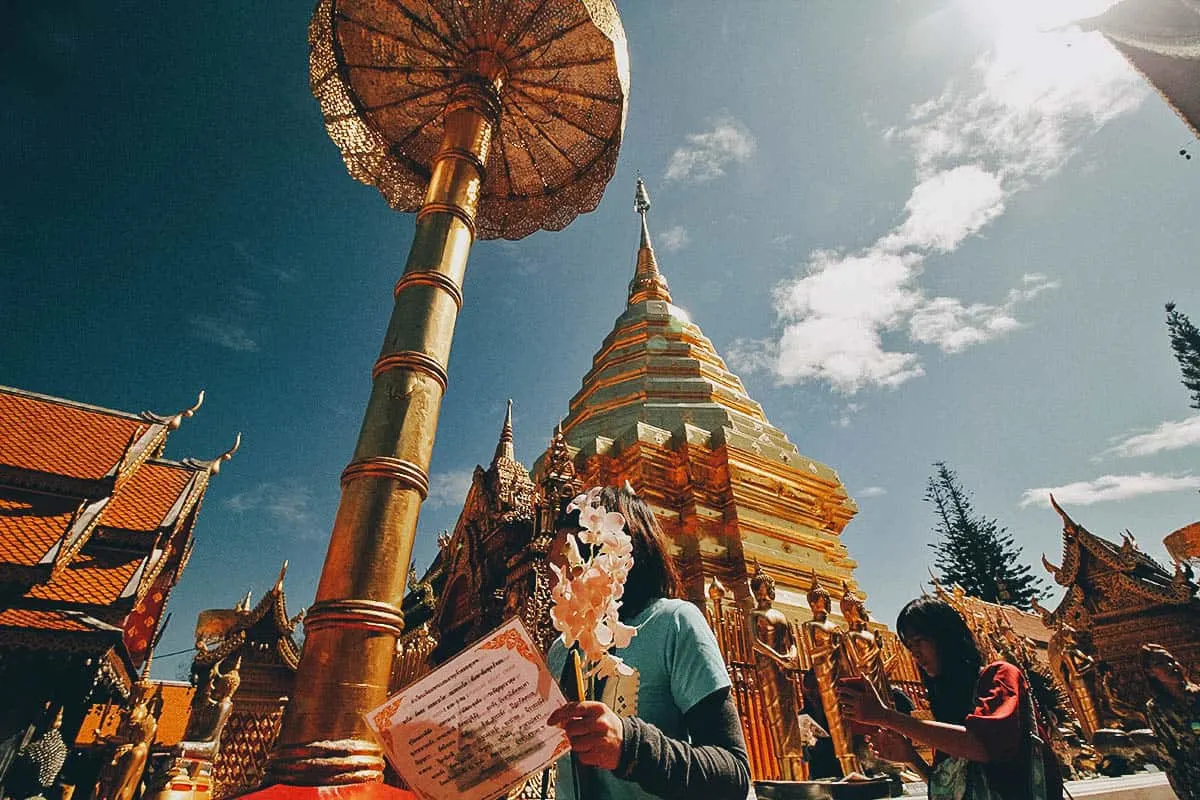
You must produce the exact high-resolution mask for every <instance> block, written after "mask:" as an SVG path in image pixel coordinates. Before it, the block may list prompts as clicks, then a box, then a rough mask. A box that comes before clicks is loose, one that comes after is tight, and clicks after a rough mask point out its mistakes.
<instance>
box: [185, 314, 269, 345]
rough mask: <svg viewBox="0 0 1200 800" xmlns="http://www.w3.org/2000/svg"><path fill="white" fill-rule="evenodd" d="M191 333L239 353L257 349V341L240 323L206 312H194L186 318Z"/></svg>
mask: <svg viewBox="0 0 1200 800" xmlns="http://www.w3.org/2000/svg"><path fill="white" fill-rule="evenodd" d="M188 322H189V323H190V324H191V326H192V333H193V334H194V335H195V336H196V337H198V338H200V339H203V340H204V341H206V342H212V343H213V344H216V345H220V346H221V347H224V348H226V349H229V350H234V351H236V352H239V353H253V352H255V351H256V350H258V342H256V341H254V339H253V338H252V337H251V336H250V334H249V333H248V332H247V331H246V329H245V328H244V327H242V325H240V324H239V323H237V322H235V321H233V320H229V319H221V318H219V317H214V316H211V315H208V314H196V315H194V316H192V317H191V318H189V319H188Z"/></svg>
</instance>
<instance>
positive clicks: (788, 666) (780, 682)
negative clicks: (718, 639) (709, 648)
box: [749, 563, 804, 780]
mask: <svg viewBox="0 0 1200 800" xmlns="http://www.w3.org/2000/svg"><path fill="white" fill-rule="evenodd" d="M755 567H756V568H755V571H754V575H753V576H751V578H750V590H751V592H753V594H754V606H755V607H754V610H753V611H751V612H750V617H749V620H750V625H751V631H752V633H753V635H754V636H753V641H754V655H755V662H756V664H757V667H758V674H759V683H760V685H761V686H762V692H763V699H764V701H765V703H766V706H767V722H768V724H769V725H770V727H771V730H772V733H773V734H774V736H775V741H776V746H777V747H778V756H779V762H780V768H781V770H782V773H783V778H784V779H785V780H801V779H803V777H804V768H803V763H802V760H803V758H804V756H803V749H804V740H803V737H802V735H801V731H800V709H801V707H802V706H803V699H802V698H800V697H798V696H797V693H796V683H795V679H794V676H795V673H796V671H797V670H799V668H800V661H799V658H798V656H797V652H796V640H795V639H794V638H793V636H792V629H791V626H790V625H789V624H788V621H787V617H785V616H784V615H783V612H782V611H780V610H779V609H777V608H775V607H774V605H773V604H774V602H775V579H774V578H772V577H771V576H770V575H768V574H767V573H766V572H764V571H763V568H762V567H761V566H760V565H758V564H757V563H756V564H755Z"/></svg>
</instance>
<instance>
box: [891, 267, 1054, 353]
mask: <svg viewBox="0 0 1200 800" xmlns="http://www.w3.org/2000/svg"><path fill="white" fill-rule="evenodd" d="M1021 282H1022V286H1021V287H1020V288H1017V289H1011V290H1010V291H1009V293H1008V299H1007V300H1005V302H1004V303H1002V304H1000V305H988V304H987V303H972V304H971V305H969V306H968V305H964V304H963V302H962V301H961V300H957V299H955V298H953V297H934V298H932V299H930V300H927V301H925V303H924V304H923V305H922V306H921V307H920V308H919V309H917V311H916V312H914V313H913V315H912V317H911V318H910V319H909V321H908V335H909V337H910V338H911V339H912V340H913V341H914V342H922V343H925V344H936V345H937V346H938V347H939V348H941V350H942V352H943V353H959V352H962V351H963V350H965V349H967V348H968V347H970V346H971V345H976V344H981V343H983V342H987V341H990V340H992V339H995V338H998V337H1000V336H1003V335H1004V334H1006V333H1009V332H1010V331H1014V330H1016V329H1017V328H1019V327H1021V323H1020V322H1018V321H1017V319H1016V318H1015V316H1014V312H1015V310H1016V307H1017V305H1018V304H1020V303H1021V302H1023V301H1025V300H1030V299H1032V298H1034V297H1037V296H1038V295H1039V294H1041V293H1042V292H1044V291H1047V290H1049V289H1057V288H1058V285H1059V284H1058V282H1057V281H1052V280H1050V279H1049V278H1047V277H1046V276H1045V275H1041V274H1037V273H1031V274H1028V275H1025V276H1024V277H1023V278H1022V279H1021Z"/></svg>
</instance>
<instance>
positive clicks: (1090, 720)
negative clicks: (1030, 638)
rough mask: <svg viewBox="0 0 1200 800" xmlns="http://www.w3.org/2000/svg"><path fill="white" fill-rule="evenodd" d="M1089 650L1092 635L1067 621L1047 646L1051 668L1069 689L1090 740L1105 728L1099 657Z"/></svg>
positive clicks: (1077, 714) (1077, 713)
mask: <svg viewBox="0 0 1200 800" xmlns="http://www.w3.org/2000/svg"><path fill="white" fill-rule="evenodd" d="M1090 650H1091V648H1090V637H1089V636H1087V634H1086V633H1082V632H1080V631H1076V630H1075V629H1074V628H1072V627H1071V626H1070V625H1067V624H1065V623H1064V624H1062V625H1061V626H1060V627H1059V629H1058V630H1057V631H1056V632H1055V633H1054V635H1053V636H1052V637H1050V643H1049V647H1048V649H1047V655H1048V657H1049V659H1050V668H1051V669H1052V670H1054V675H1055V677H1057V678H1058V679H1059V680H1061V681H1062V683H1063V685H1064V686H1065V687H1066V688H1067V696H1068V697H1069V698H1070V700H1071V707H1072V708H1074V709H1075V716H1076V717H1077V718H1078V719H1079V724H1080V726H1081V727H1082V728H1083V735H1084V737H1085V738H1086V739H1087V740H1088V741H1089V742H1090V741H1091V740H1092V738H1093V737H1094V736H1095V735H1096V731H1098V730H1100V729H1101V728H1103V727H1104V721H1103V720H1102V719H1101V718H1100V711H1099V709H1098V708H1097V705H1096V697H1097V694H1098V692H1097V689H1098V688H1099V687H1098V681H1097V675H1096V659H1095V658H1094V657H1093V656H1092V655H1091V652H1090Z"/></svg>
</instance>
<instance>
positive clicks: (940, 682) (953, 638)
mask: <svg viewBox="0 0 1200 800" xmlns="http://www.w3.org/2000/svg"><path fill="white" fill-rule="evenodd" d="M896 632H897V633H898V634H900V638H901V640H907V639H908V638H909V637H910V636H920V637H922V638H925V639H928V640H929V641H931V642H933V645H934V647H936V648H937V654H938V665H939V670H938V672H939V674H938V675H937V676H936V677H934V676H930V675H927V674H925V671H924V670H921V680H922V681H923V682H924V684H925V689H926V690H927V691H928V692H929V707H930V709H931V710H932V711H933V718H934V719H936V720H938V721H939V722H948V723H953V724H961V723H962V721H963V720H964V719H966V718H967V715H968V714H970V713H971V710H972V709H973V708H974V707H975V684H976V683H977V682H978V681H979V671H980V670H981V669H982V668H983V657H982V656H980V654H979V647H978V646H977V645H976V644H975V637H974V636H972V635H971V629H970V628H968V627H967V623H966V622H965V621H964V620H963V618H962V617H961V616H960V615H959V613H958V612H957V611H955V610H954V606H952V605H950V604H949V603H947V602H945V601H944V600H939V599H938V598H936V597H933V596H931V595H924V596H922V597H918V598H917V599H916V600H912V601H910V602H909V604H908V605H906V606H905V607H904V608H902V609H900V615H899V616H898V617H897V618H896Z"/></svg>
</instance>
